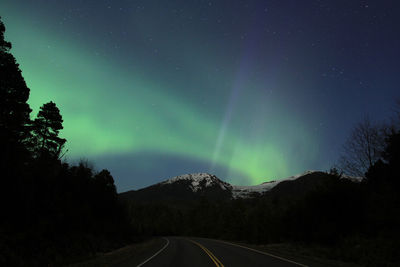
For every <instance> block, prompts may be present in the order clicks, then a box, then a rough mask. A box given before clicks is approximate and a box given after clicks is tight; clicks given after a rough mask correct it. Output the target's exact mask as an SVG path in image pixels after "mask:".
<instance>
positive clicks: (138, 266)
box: [136, 237, 169, 267]
mask: <svg viewBox="0 0 400 267" xmlns="http://www.w3.org/2000/svg"><path fill="white" fill-rule="evenodd" d="M163 238H164V239H165V240H167V244H165V245H164V246H163V247H162V248H161V249H160V250H159V251H157V252H156V254H154V255H153V256H151V257H150V258H148V259H147V260H145V261H144V262H142V263H141V264H139V265H137V266H136V267H140V266H143V265H144V264H146V263H147V262H148V261H149V260H151V259H152V258H154V257H155V256H157V255H158V254H160V253H161V251H163V250H164V249H165V248H166V247H168V245H169V240H168V238H166V237H163Z"/></svg>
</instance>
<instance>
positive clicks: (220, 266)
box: [187, 239, 224, 267]
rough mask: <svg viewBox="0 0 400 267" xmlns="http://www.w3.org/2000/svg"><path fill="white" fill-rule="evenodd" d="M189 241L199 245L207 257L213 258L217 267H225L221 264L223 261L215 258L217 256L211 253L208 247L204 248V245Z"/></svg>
mask: <svg viewBox="0 0 400 267" xmlns="http://www.w3.org/2000/svg"><path fill="white" fill-rule="evenodd" d="M187 240H189V241H190V242H192V243H193V244H196V245H198V246H199V247H200V248H201V249H202V250H203V251H204V252H205V253H207V255H208V256H209V257H210V258H211V260H212V261H213V262H214V263H215V265H216V266H217V267H224V265H223V264H222V263H221V261H220V260H219V259H218V258H217V257H215V255H214V254H212V253H211V251H209V250H208V249H207V248H206V247H204V246H203V245H202V244H200V243H197V242H196V241H193V240H190V239H187Z"/></svg>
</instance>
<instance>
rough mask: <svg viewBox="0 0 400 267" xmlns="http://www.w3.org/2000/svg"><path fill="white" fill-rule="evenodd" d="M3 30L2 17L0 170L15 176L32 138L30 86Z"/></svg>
mask: <svg viewBox="0 0 400 267" xmlns="http://www.w3.org/2000/svg"><path fill="white" fill-rule="evenodd" d="M4 32H5V26H4V24H3V22H2V21H1V18H0V147H1V149H0V170H1V171H2V172H3V173H6V176H8V175H9V176H14V175H15V172H14V170H16V169H19V168H20V167H18V166H21V165H23V164H24V163H25V162H26V161H27V160H28V154H27V150H26V144H25V142H26V141H27V140H28V139H29V138H30V123H31V121H30V117H29V114H30V112H31V109H30V107H29V105H28V103H27V101H28V98H29V88H28V87H27V85H26V83H25V80H24V78H23V77H22V74H21V70H20V69H19V65H18V64H17V63H16V60H15V58H14V56H13V55H12V54H11V53H10V49H11V43H9V42H7V41H5V40H4ZM7 174H8V175H7Z"/></svg>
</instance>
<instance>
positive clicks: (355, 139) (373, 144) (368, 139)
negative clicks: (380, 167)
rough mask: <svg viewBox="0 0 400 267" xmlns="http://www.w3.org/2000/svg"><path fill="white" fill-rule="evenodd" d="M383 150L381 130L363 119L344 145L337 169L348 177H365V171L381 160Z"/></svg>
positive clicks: (382, 133)
mask: <svg viewBox="0 0 400 267" xmlns="http://www.w3.org/2000/svg"><path fill="white" fill-rule="evenodd" d="M383 149H384V131H383V129H382V128H381V127H379V126H377V125H373V124H372V123H371V121H370V120H369V119H368V118H365V119H364V121H363V122H361V123H359V124H358V125H357V126H356V127H355V128H354V129H353V131H352V133H351V135H350V137H349V138H348V139H347V141H346V143H345V144H344V146H343V153H342V155H341V157H340V159H339V168H340V169H341V170H342V171H343V172H345V173H347V174H349V175H354V176H359V177H365V173H366V172H367V170H368V169H369V168H371V167H372V166H373V165H374V164H375V162H377V161H378V160H379V159H380V158H381V156H382V151H383Z"/></svg>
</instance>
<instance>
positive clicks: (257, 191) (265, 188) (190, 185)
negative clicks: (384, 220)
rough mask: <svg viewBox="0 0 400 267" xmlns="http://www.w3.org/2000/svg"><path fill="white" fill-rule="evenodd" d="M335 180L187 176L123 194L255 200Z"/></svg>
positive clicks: (314, 175)
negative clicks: (246, 182)
mask: <svg viewBox="0 0 400 267" xmlns="http://www.w3.org/2000/svg"><path fill="white" fill-rule="evenodd" d="M332 177H334V176H332V175H329V174H327V173H324V172H319V171H307V172H305V173H303V174H299V175H295V176H291V177H288V178H285V179H280V180H277V181H271V182H265V183H262V184H259V185H254V186H237V185H231V184H229V183H227V182H224V181H222V180H220V179H219V178H218V177H217V176H215V175H212V174H208V173H193V174H184V175H180V176H176V177H173V178H171V179H168V180H165V181H163V182H161V183H158V184H154V185H152V186H149V187H146V188H142V189H139V190H131V191H127V192H124V193H121V194H120V197H121V198H122V199H127V200H135V201H145V202H159V201H168V202H171V201H172V202H176V203H179V202H182V201H194V200H199V199H201V198H206V199H208V200H214V201H215V200H230V199H238V198H252V197H257V196H261V195H265V194H266V193H269V194H294V193H301V192H303V193H304V192H306V191H309V190H313V189H315V188H316V187H319V186H321V185H322V184H324V183H327V182H328V181H329V180H330V179H331V178H332ZM344 179H346V180H349V181H358V180H357V178H354V177H347V176H346V177H344Z"/></svg>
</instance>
